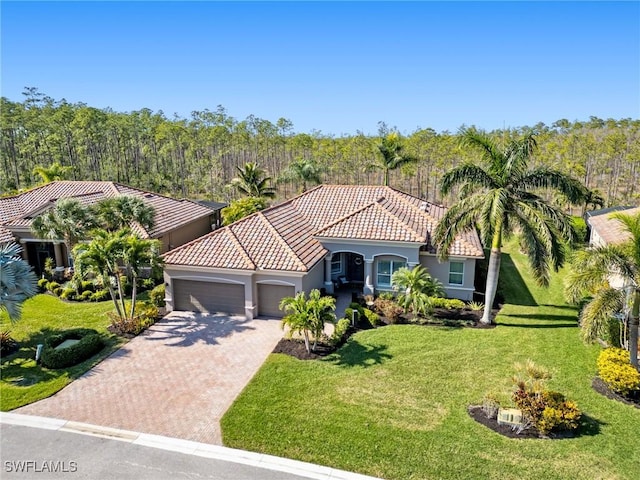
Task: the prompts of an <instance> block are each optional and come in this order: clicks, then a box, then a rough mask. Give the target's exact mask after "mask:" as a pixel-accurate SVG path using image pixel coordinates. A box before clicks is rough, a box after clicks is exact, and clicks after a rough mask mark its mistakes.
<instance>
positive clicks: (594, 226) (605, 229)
mask: <svg viewBox="0 0 640 480" xmlns="http://www.w3.org/2000/svg"><path fill="white" fill-rule="evenodd" d="M612 213H620V214H623V215H630V216H634V215H638V214H640V207H629V208H624V209H620V210H610V212H609V213H607V214H606V215H604V214H603V215H597V216H593V217H591V218H589V220H588V221H589V225H590V226H591V230H595V232H596V233H597V234H598V236H599V237H600V238H601V239H602V241H603V242H604V243H605V244H607V245H615V244H618V243H623V242H625V241H627V240H629V239H630V238H631V234H630V233H629V232H628V231H627V230H625V229H624V227H623V224H622V223H621V222H619V221H618V220H616V219H615V218H613V217H612V216H611V214H612Z"/></svg>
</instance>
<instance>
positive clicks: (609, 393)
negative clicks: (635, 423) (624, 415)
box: [591, 377, 640, 408]
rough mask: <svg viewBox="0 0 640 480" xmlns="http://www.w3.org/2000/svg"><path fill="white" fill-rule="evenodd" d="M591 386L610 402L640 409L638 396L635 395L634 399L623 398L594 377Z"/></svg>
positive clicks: (639, 397) (639, 396) (598, 378)
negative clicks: (615, 401)
mask: <svg viewBox="0 0 640 480" xmlns="http://www.w3.org/2000/svg"><path fill="white" fill-rule="evenodd" d="M591 386H592V387H593V389H594V390H595V391H596V392H598V393H599V394H600V395H604V396H605V397H607V398H610V399H611V400H617V401H618V402H622V403H626V404H627V405H632V406H634V407H636V408H640V395H637V396H636V397H635V398H629V397H623V396H622V395H620V394H618V393H616V392H614V391H613V390H611V389H610V388H609V386H608V385H607V384H606V383H604V382H603V381H602V379H601V378H600V377H595V378H594V379H593V382H591Z"/></svg>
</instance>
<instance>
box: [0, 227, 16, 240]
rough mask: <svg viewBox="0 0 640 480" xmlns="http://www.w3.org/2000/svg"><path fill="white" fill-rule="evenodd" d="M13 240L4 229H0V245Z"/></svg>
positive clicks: (11, 235)
mask: <svg viewBox="0 0 640 480" xmlns="http://www.w3.org/2000/svg"><path fill="white" fill-rule="evenodd" d="M14 240H15V238H14V236H13V233H11V232H10V231H9V230H7V229H6V228H2V227H0V243H9V242H13V241H14Z"/></svg>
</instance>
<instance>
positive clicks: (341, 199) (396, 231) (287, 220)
mask: <svg viewBox="0 0 640 480" xmlns="http://www.w3.org/2000/svg"><path fill="white" fill-rule="evenodd" d="M445 211H446V209H445V208H444V207H441V206H438V205H434V204H431V203H428V202H425V201H423V200H421V199H419V198H417V197H414V196H412V195H409V194H406V193H403V192H401V191H399V190H395V189H393V188H390V187H383V186H360V185H320V186H318V187H316V188H314V189H312V190H309V191H307V192H305V193H303V194H301V195H299V196H297V197H294V198H292V199H290V200H288V201H286V202H283V203H281V204H279V205H275V206H273V207H271V208H268V209H266V210H263V211H261V212H258V213H254V214H253V215H250V216H248V217H246V218H243V219H241V220H239V221H237V222H235V223H233V224H231V225H229V226H227V227H224V228H222V229H220V230H216V231H214V232H212V233H209V234H207V235H205V236H203V237H200V238H199V239H196V240H193V241H192V242H190V243H188V244H186V245H183V246H181V247H178V248H177V249H175V250H173V251H171V252H169V253H167V254H165V255H164V260H165V262H166V263H167V264H170V265H188V266H201V267H212V268H239V269H247V270H284V271H297V272H305V271H308V270H309V269H310V268H311V267H313V266H314V265H315V264H316V263H317V262H318V261H319V260H320V259H322V258H323V257H324V256H325V255H326V254H327V250H326V249H325V248H324V247H323V246H322V243H321V240H330V239H359V240H365V241H367V240H370V241H386V242H412V243H417V244H422V246H423V247H424V250H426V251H429V252H431V253H434V251H435V250H434V248H433V245H431V233H432V232H433V230H434V229H435V227H436V226H437V224H438V222H439V220H440V219H441V218H442V216H443V215H444V213H445ZM449 253H450V255H454V256H465V257H475V258H482V257H483V256H484V254H483V251H482V245H481V244H480V240H479V238H478V235H477V234H476V232H468V233H467V234H465V235H461V236H460V237H459V238H458V239H457V240H456V242H455V243H454V245H453V246H452V247H451V250H450V252H449Z"/></svg>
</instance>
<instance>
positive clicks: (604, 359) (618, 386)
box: [597, 348, 640, 396]
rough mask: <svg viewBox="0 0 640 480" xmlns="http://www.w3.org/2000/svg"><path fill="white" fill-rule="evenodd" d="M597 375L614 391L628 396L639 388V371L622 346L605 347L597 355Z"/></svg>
mask: <svg viewBox="0 0 640 480" xmlns="http://www.w3.org/2000/svg"><path fill="white" fill-rule="evenodd" d="M597 365H598V376H599V377H600V378H601V379H602V381H603V382H604V383H606V384H607V386H608V387H609V388H610V389H611V390H613V391H614V392H616V393H619V394H620V395H623V396H629V395H630V394H631V393H633V392H635V391H637V390H640V372H638V371H637V370H636V369H635V367H634V366H633V365H631V362H630V361H629V352H627V351H626V350H624V349H622V348H605V349H604V350H602V352H600V355H598V363H597Z"/></svg>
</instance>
